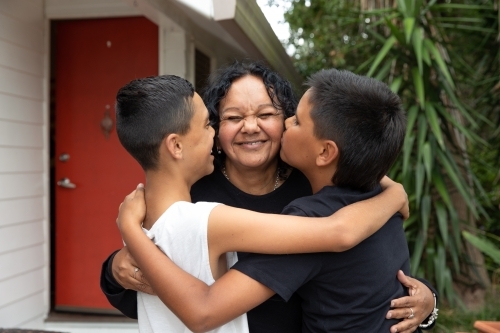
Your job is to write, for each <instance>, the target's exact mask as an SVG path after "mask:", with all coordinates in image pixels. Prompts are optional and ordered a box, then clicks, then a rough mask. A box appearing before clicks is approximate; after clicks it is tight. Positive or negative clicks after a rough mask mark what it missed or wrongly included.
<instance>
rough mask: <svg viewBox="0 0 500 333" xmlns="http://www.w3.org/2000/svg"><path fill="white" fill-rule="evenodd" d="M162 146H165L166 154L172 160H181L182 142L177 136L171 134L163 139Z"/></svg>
mask: <svg viewBox="0 0 500 333" xmlns="http://www.w3.org/2000/svg"><path fill="white" fill-rule="evenodd" d="M162 144H163V145H165V148H166V150H167V152H168V153H169V154H170V156H171V157H172V158H174V159H181V158H182V141H181V137H180V136H179V135H178V134H175V133H172V134H169V135H167V137H166V138H165V139H163V143H162Z"/></svg>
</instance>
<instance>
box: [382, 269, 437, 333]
mask: <svg viewBox="0 0 500 333" xmlns="http://www.w3.org/2000/svg"><path fill="white" fill-rule="evenodd" d="M398 280H399V282H401V283H402V284H403V285H404V286H405V287H407V288H408V289H409V295H410V296H406V297H401V298H398V299H395V300H392V301H391V308H392V309H391V310H390V311H389V312H388V313H387V315H386V318H387V319H391V318H393V319H403V320H402V321H401V322H399V323H398V324H396V325H394V326H392V327H391V332H392V333H395V332H399V333H411V332H414V331H415V330H416V329H417V328H418V325H420V324H421V323H422V322H423V321H424V320H425V319H426V318H427V317H428V316H429V315H430V314H431V312H432V310H433V309H434V296H433V294H432V292H431V291H430V290H429V288H428V287H427V286H426V285H425V284H423V283H422V282H420V281H418V280H416V279H414V278H411V277H409V276H406V275H405V274H404V273H403V271H399V272H398Z"/></svg>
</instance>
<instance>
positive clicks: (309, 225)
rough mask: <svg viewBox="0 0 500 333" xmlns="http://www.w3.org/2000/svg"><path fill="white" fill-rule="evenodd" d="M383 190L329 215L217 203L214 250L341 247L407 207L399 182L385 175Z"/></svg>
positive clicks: (211, 233) (211, 227) (212, 220)
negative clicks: (282, 212) (292, 213)
mask: <svg viewBox="0 0 500 333" xmlns="http://www.w3.org/2000/svg"><path fill="white" fill-rule="evenodd" d="M383 186H385V187H386V188H385V190H384V191H383V192H382V193H380V194H379V195H377V196H375V197H372V198H370V199H367V200H363V201H359V202H356V203H353V204H351V205H348V206H345V207H343V208H341V209H339V210H338V211H337V212H336V213H335V214H333V215H331V216H329V217H321V218H308V217H299V216H289V215H271V214H262V213H257V212H252V211H248V210H244V209H239V208H234V207H229V206H224V205H219V206H217V207H215V208H214V209H213V210H212V212H211V213H210V217H209V221H208V240H209V246H210V251H215V252H214V253H224V252H229V251H242V252H255V253H268V254H287V253H307V252H342V251H346V250H349V249H351V248H353V247H354V246H356V245H357V244H359V243H360V242H362V241H363V240H365V239H366V238H368V237H369V236H371V235H372V234H374V233H375V232H376V231H377V230H379V229H380V228H381V227H382V226H383V225H384V224H385V223H386V222H387V221H388V220H389V219H390V218H391V216H393V215H394V214H395V213H396V212H398V210H401V209H402V208H403V207H405V211H406V210H407V208H406V207H407V196H406V192H405V191H404V188H403V187H402V185H401V184H398V183H395V182H392V181H390V180H389V179H388V178H387V179H386V180H384V183H383Z"/></svg>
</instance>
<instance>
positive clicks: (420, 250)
mask: <svg viewBox="0 0 500 333" xmlns="http://www.w3.org/2000/svg"><path fill="white" fill-rule="evenodd" d="M380 3H381V2H380V1H375V0H373V1H370V0H357V1H347V0H315V1H308V0H295V1H292V6H291V7H290V9H289V10H288V12H287V13H286V14H285V19H286V20H287V22H288V23H289V24H290V27H291V37H290V41H289V42H290V43H291V44H293V45H294V46H295V48H296V52H295V55H294V58H295V62H296V66H297V69H298V70H299V71H300V72H301V73H302V74H303V75H304V76H307V75H309V74H311V73H312V72H315V71H317V70H319V69H321V68H324V67H332V66H333V67H338V68H345V69H348V70H351V71H354V72H357V73H361V74H365V75H368V76H373V77H375V78H377V79H379V80H383V81H385V82H387V83H388V84H389V85H390V87H391V89H393V91H395V92H397V93H398V94H399V95H400V96H401V98H402V100H403V103H404V106H405V108H406V110H407V117H408V125H407V133H406V139H405V144H404V148H403V154H402V156H401V158H400V159H399V161H398V162H397V163H396V164H395V165H394V167H393V169H392V170H391V173H390V176H391V177H393V178H395V179H397V180H399V181H401V182H402V183H403V184H404V186H405V188H406V190H407V192H408V194H409V197H410V201H411V202H410V204H411V207H412V215H411V218H410V219H409V220H408V221H406V223H405V228H406V231H407V238H408V241H409V247H410V251H411V267H412V273H413V274H414V275H417V276H425V277H426V278H428V279H430V280H432V281H434V282H435V285H436V286H437V288H438V291H439V293H440V294H441V295H443V296H445V298H447V299H448V301H450V302H454V301H456V300H457V298H456V294H455V293H454V290H453V288H452V283H453V279H452V276H453V277H457V276H460V275H466V276H467V278H468V280H469V281H470V280H473V281H476V282H475V283H476V284H482V285H483V287H486V286H487V285H488V283H489V281H488V275H487V274H486V270H485V267H484V266H477V265H475V264H474V263H473V262H474V261H475V259H477V258H480V257H481V254H480V253H479V252H477V251H476V252H474V250H473V249H471V248H470V247H469V243H464V242H463V238H462V230H463V228H464V226H466V227H467V228H468V230H471V231H473V230H476V227H477V226H478V225H477V221H478V220H479V219H480V218H481V220H484V221H492V220H491V219H490V217H489V215H488V212H487V210H486V209H485V207H489V206H491V200H490V196H489V195H488V191H487V190H485V189H484V188H483V185H482V183H481V181H480V180H479V179H478V177H477V174H476V173H475V172H474V171H475V169H474V168H473V167H471V157H470V155H469V153H470V152H471V151H482V150H484V151H488V150H489V149H491V148H490V146H489V143H488V142H487V140H485V139H489V138H488V137H484V136H483V134H484V133H485V132H484V131H485V129H488V131H491V128H492V125H493V122H492V121H491V120H490V119H491V118H489V116H491V115H492V114H498V107H496V105H495V104H494V103H492V101H494V100H495V98H496V97H494V91H493V92H492V91H491V87H492V86H494V85H495V84H496V83H497V82H498V81H499V78H500V70H499V66H498V63H496V64H495V63H494V64H491V61H492V59H497V60H498V42H497V41H496V36H497V34H498V8H497V7H495V3H494V1H492V0H484V1H466V0H464V1H454V2H453V3H451V2H449V1H436V0H430V1H425V0H394V1H390V0H385V1H383V2H382V3H383V4H384V5H382V6H381V5H380ZM492 47H493V48H492ZM495 80H496V81H495ZM479 96H482V97H483V99H480V98H479ZM497 147H498V146H497ZM483 167H484V168H486V169H487V170H489V171H491V170H492V168H495V166H494V165H493V164H491V163H486V164H483ZM476 171H477V170H476ZM491 223H493V222H491ZM480 226H484V223H483V222H481V223H480ZM476 245H477V244H476ZM471 253H472V256H471ZM474 257H475V258H474ZM479 261H480V260H479ZM464 263H466V264H464ZM467 264H470V265H467Z"/></svg>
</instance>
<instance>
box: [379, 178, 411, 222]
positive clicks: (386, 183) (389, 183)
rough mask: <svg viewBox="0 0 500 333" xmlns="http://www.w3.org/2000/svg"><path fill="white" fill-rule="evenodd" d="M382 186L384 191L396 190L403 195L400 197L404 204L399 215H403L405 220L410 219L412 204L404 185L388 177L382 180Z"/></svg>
mask: <svg viewBox="0 0 500 333" xmlns="http://www.w3.org/2000/svg"><path fill="white" fill-rule="evenodd" d="M380 186H381V187H382V190H384V191H386V190H388V189H389V188H391V189H396V190H397V191H398V193H401V194H400V195H402V198H403V199H404V204H403V205H402V206H401V209H400V210H399V213H401V215H403V219H404V220H407V219H408V218H409V217H410V203H409V201H408V195H407V194H406V191H405V189H404V187H403V185H401V184H400V183H396V182H395V181H393V180H392V179H390V178H389V177H387V176H384V178H382V180H381V181H380Z"/></svg>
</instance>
